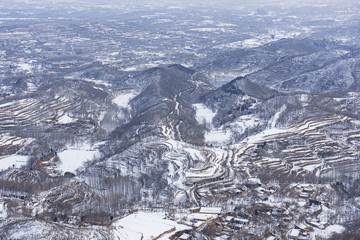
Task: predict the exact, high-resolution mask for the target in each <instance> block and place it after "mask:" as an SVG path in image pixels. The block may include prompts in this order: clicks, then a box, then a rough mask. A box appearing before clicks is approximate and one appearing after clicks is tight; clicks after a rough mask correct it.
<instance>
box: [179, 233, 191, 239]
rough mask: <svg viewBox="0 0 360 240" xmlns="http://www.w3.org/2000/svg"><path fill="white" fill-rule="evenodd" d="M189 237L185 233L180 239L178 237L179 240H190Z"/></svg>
mask: <svg viewBox="0 0 360 240" xmlns="http://www.w3.org/2000/svg"><path fill="white" fill-rule="evenodd" d="M190 238H191V236H190V235H189V234H187V233H183V234H182V235H181V236H180V237H179V240H188V239H190Z"/></svg>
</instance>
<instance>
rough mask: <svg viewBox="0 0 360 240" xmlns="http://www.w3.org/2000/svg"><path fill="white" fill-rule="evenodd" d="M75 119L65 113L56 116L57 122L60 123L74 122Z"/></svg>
mask: <svg viewBox="0 0 360 240" xmlns="http://www.w3.org/2000/svg"><path fill="white" fill-rule="evenodd" d="M75 121H76V119H74V118H71V117H69V115H67V114H65V115H62V116H61V117H59V118H58V123H60V124H68V123H73V122H75Z"/></svg>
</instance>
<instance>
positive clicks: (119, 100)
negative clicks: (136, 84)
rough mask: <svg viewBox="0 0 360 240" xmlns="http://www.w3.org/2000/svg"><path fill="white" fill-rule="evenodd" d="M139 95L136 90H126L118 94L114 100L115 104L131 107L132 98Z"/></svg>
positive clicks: (121, 106) (120, 106)
mask: <svg viewBox="0 0 360 240" xmlns="http://www.w3.org/2000/svg"><path fill="white" fill-rule="evenodd" d="M136 95H137V93H136V92H135V91H129V92H125V93H121V94H119V95H117V96H116V97H115V98H114V99H113V100H112V102H113V103H114V104H116V105H117V106H118V107H119V108H127V109H129V108H130V105H129V103H130V101H131V99H133V98H134V97H135V96H136Z"/></svg>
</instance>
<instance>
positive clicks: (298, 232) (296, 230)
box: [289, 229, 300, 239]
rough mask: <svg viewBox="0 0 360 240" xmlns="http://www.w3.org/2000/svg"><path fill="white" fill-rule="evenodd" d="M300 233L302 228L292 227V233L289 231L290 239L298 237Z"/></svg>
mask: <svg viewBox="0 0 360 240" xmlns="http://www.w3.org/2000/svg"><path fill="white" fill-rule="evenodd" d="M299 235H300V230H299V229H291V231H290V233H289V238H290V239H298V238H299Z"/></svg>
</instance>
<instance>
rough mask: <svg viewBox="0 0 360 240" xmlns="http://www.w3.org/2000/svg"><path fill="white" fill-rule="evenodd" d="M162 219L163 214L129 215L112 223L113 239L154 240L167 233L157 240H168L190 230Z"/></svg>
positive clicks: (141, 213)
mask: <svg viewBox="0 0 360 240" xmlns="http://www.w3.org/2000/svg"><path fill="white" fill-rule="evenodd" d="M164 218H165V213H164V212H158V213H146V212H138V213H134V214H131V215H129V216H127V217H125V218H122V219H120V220H118V221H116V222H114V223H113V226H114V227H115V230H114V232H113V234H114V237H117V238H120V239H121V240H137V239H139V240H140V239H154V238H156V237H159V236H160V235H162V234H164V233H166V232H168V231H169V234H164V235H163V236H162V237H161V238H159V239H168V237H169V236H171V234H174V233H175V232H176V231H181V230H186V229H191V228H190V227H188V226H185V225H182V224H178V223H176V222H174V221H171V220H168V219H164Z"/></svg>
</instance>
